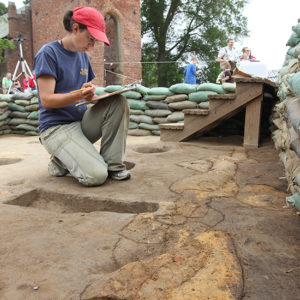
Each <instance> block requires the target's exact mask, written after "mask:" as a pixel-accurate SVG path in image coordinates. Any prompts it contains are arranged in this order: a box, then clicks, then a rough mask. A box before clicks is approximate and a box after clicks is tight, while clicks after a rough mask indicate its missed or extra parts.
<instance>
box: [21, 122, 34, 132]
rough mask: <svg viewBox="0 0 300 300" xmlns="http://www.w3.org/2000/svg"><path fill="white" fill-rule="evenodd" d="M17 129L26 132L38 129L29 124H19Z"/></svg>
mask: <svg viewBox="0 0 300 300" xmlns="http://www.w3.org/2000/svg"><path fill="white" fill-rule="evenodd" d="M17 129H21V130H26V131H35V130H36V128H35V127H34V126H32V125H28V124H19V125H17Z"/></svg>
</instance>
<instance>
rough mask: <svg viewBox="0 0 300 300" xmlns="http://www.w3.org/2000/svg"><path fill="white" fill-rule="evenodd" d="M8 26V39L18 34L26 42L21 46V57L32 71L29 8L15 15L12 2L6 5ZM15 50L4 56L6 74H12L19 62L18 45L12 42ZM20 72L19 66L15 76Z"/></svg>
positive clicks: (15, 11) (14, 7)
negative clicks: (5, 58) (5, 59)
mask: <svg viewBox="0 0 300 300" xmlns="http://www.w3.org/2000/svg"><path fill="white" fill-rule="evenodd" d="M8 24H9V38H10V39H14V38H16V37H17V36H18V35H19V34H21V35H22V36H23V37H24V38H26V40H24V42H23V44H22V48H23V56H24V58H25V59H26V62H27V64H28V66H29V68H30V70H32V63H33V51H32V25H31V10H30V7H26V8H25V11H23V12H22V13H21V14H17V10H16V6H15V3H14V2H9V5H8ZM14 45H15V49H14V50H9V51H8V53H7V54H6V57H7V65H6V70H7V72H11V73H13V72H14V70H15V68H16V65H17V62H18V61H19V58H20V55H19V53H20V52H19V44H18V43H17V42H14ZM21 72H22V69H21V65H20V67H19V68H18V70H17V74H16V75H18V74H19V73H21ZM22 79H23V76H21V77H20V82H22Z"/></svg>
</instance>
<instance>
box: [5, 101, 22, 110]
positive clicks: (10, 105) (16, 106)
mask: <svg viewBox="0 0 300 300" xmlns="http://www.w3.org/2000/svg"><path fill="white" fill-rule="evenodd" d="M8 107H9V108H10V109H11V110H17V111H22V112H25V111H26V110H25V107H24V106H21V105H18V104H15V103H12V102H10V103H8Z"/></svg>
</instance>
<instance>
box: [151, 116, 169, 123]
mask: <svg viewBox="0 0 300 300" xmlns="http://www.w3.org/2000/svg"><path fill="white" fill-rule="evenodd" d="M153 122H154V123H156V124H163V123H167V118H166V117H157V118H153Z"/></svg>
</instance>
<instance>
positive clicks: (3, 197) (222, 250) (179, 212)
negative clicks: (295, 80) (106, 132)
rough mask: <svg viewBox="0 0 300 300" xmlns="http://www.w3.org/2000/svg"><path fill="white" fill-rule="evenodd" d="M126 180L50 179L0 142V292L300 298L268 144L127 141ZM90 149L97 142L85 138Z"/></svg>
mask: <svg viewBox="0 0 300 300" xmlns="http://www.w3.org/2000/svg"><path fill="white" fill-rule="evenodd" d="M127 145H128V146H127V161H128V163H127V166H128V168H131V173H132V178H131V180H129V181H126V182H116V181H112V180H107V182H106V183H105V184H104V185H103V186H101V187H93V188H87V187H84V186H81V185H80V184H78V183H77V182H76V180H74V179H73V178H72V177H69V176H66V177H60V178H58V177H51V176H50V175H48V172H47V163H48V160H49V155H48V153H47V152H46V151H45V150H44V149H43V147H42V146H41V145H40V144H39V142H38V138H37V137H20V136H5V137H0V176H1V181H0V299H1V300H2V299H3V300H24V299H28V300H29V299H30V300H31V299H38V300H56V299H57V300H60V299H64V300H65V299H67V300H77V299H78V300H79V299H85V300H92V299H93V300H95V299H102V300H105V299H106V300H109V299H128V300H129V299H147V300H148V299H149V300H155V299H174V300H175V299H176V300H182V299H184V300H186V299H187V300H189V299H193V300H194V299H195V300H196V299H218V300H219V299H220V300H226V299H259V300H261V299H272V300H273V299H278V300H279V299H280V300H282V299H289V300H290V299H300V296H299V295H300V259H299V258H300V217H299V216H298V215H297V214H296V211H295V209H293V208H292V207H286V202H285V197H286V196H287V195H288V194H287V193H286V190H287V186H286V181H285V179H284V169H283V166H282V165H281V164H280V163H279V159H278V155H277V153H276V152H275V150H274V148H273V145H272V144H271V143H269V142H265V143H264V144H263V145H262V147H260V148H259V149H257V150H251V151H250V150H249V151H247V150H245V149H244V148H243V147H242V146H241V138H239V137H230V138H202V139H199V140H198V141H193V142H185V143H163V142H160V141H159V137H128V143H127ZM96 147H99V144H96Z"/></svg>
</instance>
